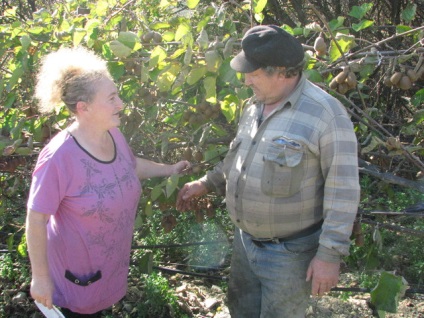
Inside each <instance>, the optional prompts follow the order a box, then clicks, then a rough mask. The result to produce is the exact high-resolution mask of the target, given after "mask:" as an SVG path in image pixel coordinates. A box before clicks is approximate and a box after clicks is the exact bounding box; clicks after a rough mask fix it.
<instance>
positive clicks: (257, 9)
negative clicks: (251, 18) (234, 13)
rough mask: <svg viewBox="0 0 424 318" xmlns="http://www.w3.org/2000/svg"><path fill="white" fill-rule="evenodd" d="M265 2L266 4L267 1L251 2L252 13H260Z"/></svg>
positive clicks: (254, 0) (257, 0)
mask: <svg viewBox="0 0 424 318" xmlns="http://www.w3.org/2000/svg"><path fill="white" fill-rule="evenodd" d="M267 2H268V1H267V0H253V1H252V4H253V12H254V13H261V12H262V11H263V9H264V8H265V6H266V3H267Z"/></svg>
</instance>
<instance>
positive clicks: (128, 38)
mask: <svg viewBox="0 0 424 318" xmlns="http://www.w3.org/2000/svg"><path fill="white" fill-rule="evenodd" d="M117 40H118V41H119V42H121V43H122V44H124V45H126V46H128V47H129V48H130V49H132V50H133V51H137V50H138V49H140V48H141V44H140V39H139V37H138V36H137V34H135V33H134V32H120V33H119V35H118V39H117Z"/></svg>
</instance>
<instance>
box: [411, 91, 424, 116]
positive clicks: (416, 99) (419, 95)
mask: <svg viewBox="0 0 424 318" xmlns="http://www.w3.org/2000/svg"><path fill="white" fill-rule="evenodd" d="M411 103H412V105H414V106H415V107H418V106H420V105H423V104H424V88H421V89H420V90H419V91H418V92H416V93H415V95H414V96H412V98H411ZM421 116H424V112H422V114H421ZM414 118H415V116H414ZM421 118H422V117H421ZM421 121H422V120H421Z"/></svg>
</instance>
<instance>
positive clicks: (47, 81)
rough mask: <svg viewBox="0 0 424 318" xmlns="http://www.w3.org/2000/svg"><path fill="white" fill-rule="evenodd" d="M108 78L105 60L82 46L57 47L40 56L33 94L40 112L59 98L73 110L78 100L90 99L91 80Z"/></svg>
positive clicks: (53, 104) (46, 110)
mask: <svg viewBox="0 0 424 318" xmlns="http://www.w3.org/2000/svg"><path fill="white" fill-rule="evenodd" d="M105 77H106V78H110V79H111V78H112V77H111V75H110V73H109V70H108V68H107V63H106V61H104V60H103V59H101V58H100V57H99V56H97V55H96V54H95V53H94V52H92V51H89V50H88V49H85V48H83V47H76V48H60V49H59V50H57V51H56V52H52V53H49V54H48V55H46V56H45V57H44V58H43V59H42V63H41V67H40V70H39V72H38V75H37V84H36V87H35V98H36V99H38V101H39V105H38V108H39V110H40V112H42V113H49V112H51V111H53V110H54V109H55V108H56V107H57V106H58V105H60V103H61V102H63V103H64V104H65V105H66V106H67V107H68V109H69V111H70V112H72V113H75V110H76V104H77V103H78V102H79V101H85V102H90V101H91V100H92V98H93V97H94V95H95V93H96V92H95V85H94V84H95V83H97V82H98V81H99V80H101V79H103V78H105Z"/></svg>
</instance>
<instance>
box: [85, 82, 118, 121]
mask: <svg viewBox="0 0 424 318" xmlns="http://www.w3.org/2000/svg"><path fill="white" fill-rule="evenodd" d="M94 89H95V92H96V93H95V95H94V98H93V100H92V101H91V102H90V103H87V109H88V111H89V116H90V117H89V120H90V122H91V123H92V124H93V125H96V126H99V127H101V128H104V129H110V128H112V127H117V126H119V124H120V123H121V119H120V115H121V111H122V109H123V103H122V100H121V99H120V98H119V95H118V89H117V88H116V85H115V83H114V82H113V81H112V80H110V79H109V78H106V77H105V78H103V79H101V80H100V81H98V82H97V83H96V84H95V88H94Z"/></svg>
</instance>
